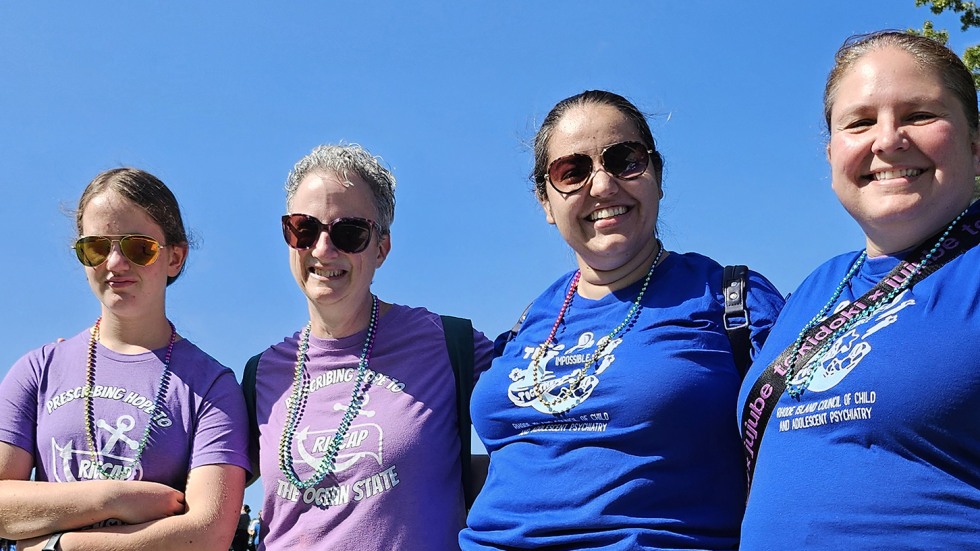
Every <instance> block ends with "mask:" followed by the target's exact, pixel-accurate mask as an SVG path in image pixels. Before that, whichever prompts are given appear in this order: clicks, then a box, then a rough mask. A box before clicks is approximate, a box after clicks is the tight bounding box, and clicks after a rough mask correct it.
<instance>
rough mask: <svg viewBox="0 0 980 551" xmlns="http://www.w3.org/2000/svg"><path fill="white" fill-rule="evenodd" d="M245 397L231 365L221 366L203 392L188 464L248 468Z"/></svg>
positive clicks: (191, 465)
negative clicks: (221, 368)
mask: <svg viewBox="0 0 980 551" xmlns="http://www.w3.org/2000/svg"><path fill="white" fill-rule="evenodd" d="M248 430H249V428H248V420H247V418H246V414H245V398H244V397H243V396H242V391H241V388H240V387H239V386H238V382H237V381H236V380H235V374H234V373H232V371H231V370H230V369H224V370H223V371H222V372H221V374H220V375H218V377H217V378H216V379H215V380H214V383H213V384H212V385H211V387H210V389H209V390H208V393H207V394H206V395H205V396H204V398H203V400H202V403H201V407H200V410H199V411H198V416H197V430H196V431H195V433H194V450H193V455H192V456H191V462H190V468H191V469H193V468H195V467H201V466H204V465H221V464H227V465H235V466H238V467H241V468H243V469H245V470H246V471H251V467H250V465H249V461H248V453H247V450H248Z"/></svg>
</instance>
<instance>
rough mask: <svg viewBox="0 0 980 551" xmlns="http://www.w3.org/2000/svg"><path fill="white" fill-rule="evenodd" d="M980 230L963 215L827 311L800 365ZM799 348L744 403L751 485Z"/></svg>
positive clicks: (971, 242)
mask: <svg viewBox="0 0 980 551" xmlns="http://www.w3.org/2000/svg"><path fill="white" fill-rule="evenodd" d="M967 228H975V229H967ZM977 229H980V211H978V212H976V213H973V214H971V215H964V216H963V217H962V219H961V221H960V222H958V223H957V226H956V228H953V229H951V230H950V231H949V234H948V236H947V237H946V238H945V239H943V241H942V243H941V246H939V247H935V249H934V246H935V243H936V242H937V240H939V239H940V237H942V236H943V233H944V232H946V229H943V230H942V231H939V232H937V233H936V234H935V235H933V236H931V237H929V238H928V239H926V240H925V241H923V242H922V243H921V244H920V245H919V246H918V247H917V248H916V250H915V251H914V252H912V253H911V254H909V255H907V256H906V259H909V258H911V259H915V262H909V261H908V260H902V261H901V262H899V263H898V265H897V266H895V268H893V269H892V271H890V272H888V275H886V276H885V277H883V278H881V281H879V282H878V284H877V285H875V286H874V287H872V288H871V290H869V291H868V292H867V293H865V294H863V295H861V297H859V298H857V299H855V300H854V301H853V302H851V304H850V305H849V306H848V307H847V308H842V309H841V310H840V311H839V312H837V313H835V314H833V315H830V316H827V317H826V318H824V320H823V321H822V322H820V323H818V324H817V325H815V326H814V327H811V328H810V330H809V331H807V332H806V333H805V334H804V335H803V337H802V343H803V344H802V346H801V347H800V350H799V351H798V352H797V353H796V365H804V366H805V365H806V364H807V363H809V361H810V360H811V359H812V358H813V356H814V355H816V353H817V352H819V351H820V349H822V348H823V345H824V344H825V343H826V342H827V339H829V338H830V337H831V336H832V335H833V334H834V332H835V330H836V329H837V328H839V327H842V326H843V325H844V324H845V323H846V322H847V320H848V319H850V318H853V317H855V316H858V315H860V314H861V312H863V311H865V310H867V309H869V308H872V307H875V306H876V305H877V303H878V302H880V301H881V300H883V299H884V297H885V296H887V295H888V292H889V291H891V290H893V289H896V288H898V287H900V286H901V285H903V284H904V283H905V281H906V280H909V284H908V288H910V289H911V288H912V286H914V285H915V284H916V283H918V282H920V281H922V280H923V279H925V278H926V277H928V276H930V275H932V274H933V273H935V272H936V270H938V269H939V268H941V267H943V266H944V265H945V264H946V263H948V262H949V261H951V260H953V259H954V258H956V257H958V256H960V255H961V254H963V253H965V252H966V251H968V250H970V249H971V248H973V247H974V246H976V245H977V244H978V243H980V231H976V230H977ZM927 254H931V255H932V258H931V260H930V262H929V263H928V264H926V265H925V266H924V267H923V268H922V269H921V270H919V271H918V272H916V271H915V265H916V264H918V262H919V261H920V259H922V258H925V256H926V255H927ZM795 347H796V343H795V342H794V343H793V344H791V345H789V346H787V347H786V349H785V350H783V351H782V352H781V353H780V354H779V356H777V357H776V359H775V360H773V362H772V363H771V364H769V365H768V366H767V367H766V369H764V370H763V371H762V374H760V375H759V378H758V380H756V381H755V383H754V384H753V385H752V389H751V390H750V391H749V395H748V397H747V398H746V400H745V404H744V405H743V406H742V426H741V427H740V429H741V431H742V447H743V448H744V453H745V469H746V475H747V476H748V482H749V487H750V488H751V486H752V475H753V474H754V473H755V465H756V458H758V456H759V448H760V447H761V446H762V436H763V434H765V431H766V426H768V424H769V419H770V417H772V412H773V411H775V409H776V403H777V402H779V397H780V396H782V395H783V392H785V391H786V374H787V373H788V372H789V369H790V367H791V366H790V359H792V356H793V353H794V352H793V349H794V348H795Z"/></svg>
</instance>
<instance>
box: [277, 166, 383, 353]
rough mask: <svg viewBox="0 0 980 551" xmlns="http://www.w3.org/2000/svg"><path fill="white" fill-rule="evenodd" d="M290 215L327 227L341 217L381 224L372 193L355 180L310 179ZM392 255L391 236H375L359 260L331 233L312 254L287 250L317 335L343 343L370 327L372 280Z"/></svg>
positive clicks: (305, 180) (318, 176) (302, 185)
mask: <svg viewBox="0 0 980 551" xmlns="http://www.w3.org/2000/svg"><path fill="white" fill-rule="evenodd" d="M345 180H349V181H350V184H347V183H346V182H345ZM289 212H290V213H293V214H296V213H300V214H308V215H310V216H314V217H316V218H318V219H319V220H320V221H322V222H324V223H327V222H330V221H332V220H334V219H336V218H340V217H358V218H365V219H367V220H374V221H377V220H378V213H377V208H376V207H375V205H374V197H373V194H372V193H371V188H370V187H369V185H368V184H367V183H366V182H364V181H363V180H362V179H361V178H359V177H358V176H357V175H356V174H350V175H349V176H348V178H346V179H345V178H341V177H338V175H337V174H334V173H332V172H312V173H310V174H307V175H306V177H305V178H303V180H302V181H301V182H300V185H299V188H298V189H297V190H296V194H295V195H294V196H293V198H292V200H291V202H290V204H289ZM390 250H391V238H390V236H389V235H385V236H383V237H382V236H379V235H378V234H377V232H375V231H372V232H371V243H370V244H369V245H368V247H367V249H365V250H363V251H361V252H359V253H356V254H350V253H345V252H343V251H341V250H339V249H337V247H335V246H334V244H333V243H332V242H331V241H330V237H329V236H328V235H327V232H321V233H320V236H319V237H318V238H317V241H316V244H315V245H314V246H313V247H312V248H310V249H306V250H296V249H292V248H290V249H289V265H290V269H291V270H292V272H293V277H294V278H295V279H296V283H297V284H298V285H299V287H300V289H302V290H303V293H304V294H305V295H306V298H307V302H308V304H309V309H310V320H311V322H312V324H313V334H314V335H316V336H318V337H322V338H341V337H346V336H349V335H353V334H354V333H357V332H359V331H362V330H363V329H364V328H366V327H367V325H368V322H369V321H370V318H371V280H372V279H373V278H374V272H375V270H377V269H378V268H380V267H381V265H382V264H383V263H384V261H385V258H387V256H388V252H389V251H390ZM386 306H387V305H386Z"/></svg>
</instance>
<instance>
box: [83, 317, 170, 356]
mask: <svg viewBox="0 0 980 551" xmlns="http://www.w3.org/2000/svg"><path fill="white" fill-rule="evenodd" d="M170 332H171V329H170V322H169V321H167V316H166V314H164V313H160V314H156V315H151V316H145V317H140V318H126V319H123V318H120V317H119V316H116V315H114V314H112V313H111V312H107V311H105V310H104V309H103V311H102V322H101V323H100V324H99V342H100V343H101V344H102V346H104V347H106V348H108V349H109V350H112V351H114V352H120V353H122V354H139V353H142V352H147V351H150V350H156V349H158V348H163V347H165V346H167V345H168V344H169V343H170Z"/></svg>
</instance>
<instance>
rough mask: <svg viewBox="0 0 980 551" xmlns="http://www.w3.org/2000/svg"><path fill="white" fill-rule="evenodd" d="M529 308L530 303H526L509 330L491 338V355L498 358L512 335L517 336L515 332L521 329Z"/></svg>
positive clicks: (512, 337)
mask: <svg viewBox="0 0 980 551" xmlns="http://www.w3.org/2000/svg"><path fill="white" fill-rule="evenodd" d="M530 309H531V305H530V304H528V305H527V306H525V307H524V311H523V312H521V316H520V317H519V318H517V322H515V323H514V326H513V327H511V328H510V329H509V330H507V331H504V332H503V333H501V334H499V335H497V338H496V339H494V340H493V357H494V358H499V357H500V356H503V355H504V347H505V346H507V343H509V342H510V341H511V340H513V339H514V337H516V336H517V332H518V331H520V330H521V326H522V325H524V320H525V319H526V318H527V311H528V310H530Z"/></svg>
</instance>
